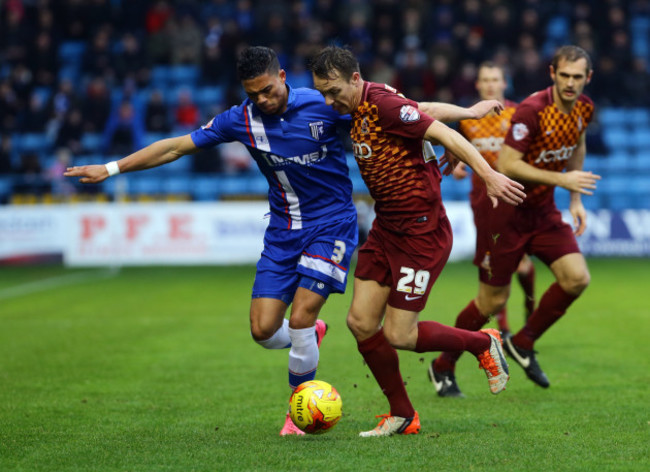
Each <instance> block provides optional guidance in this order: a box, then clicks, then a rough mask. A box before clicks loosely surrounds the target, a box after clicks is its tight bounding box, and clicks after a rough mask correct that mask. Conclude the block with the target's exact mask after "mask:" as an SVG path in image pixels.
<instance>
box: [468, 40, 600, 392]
mask: <svg viewBox="0 0 650 472" xmlns="http://www.w3.org/2000/svg"><path fill="white" fill-rule="evenodd" d="M592 73H593V71H592V68H591V59H590V58H589V55H588V54H587V53H586V52H585V51H584V50H583V49H581V48H579V47H576V46H563V47H561V48H560V49H558V51H557V52H556V53H555V55H554V57H553V60H552V63H551V66H550V75H551V79H552V80H553V85H552V86H550V87H548V88H547V89H545V90H542V91H540V92H537V93H535V94H533V95H531V96H530V97H528V98H527V99H525V100H524V101H523V102H522V103H521V104H520V105H519V107H518V108H517V111H516V112H515V114H514V115H513V117H512V120H511V127H510V130H509V131H508V134H507V136H506V140H505V143H504V145H503V147H502V149H501V152H500V153H499V158H498V161H497V166H498V169H499V170H500V171H502V172H504V173H505V174H506V175H508V176H510V177H512V178H514V179H517V180H520V181H521V182H525V186H526V192H527V196H526V200H525V201H524V203H523V204H522V205H520V206H519V207H517V208H514V207H508V206H507V205H503V206H502V207H499V208H498V209H494V210H491V211H490V213H489V215H488V221H489V225H490V228H489V230H490V232H491V235H492V237H491V242H490V245H489V247H488V248H487V250H486V252H485V254H484V256H483V262H482V264H481V267H480V279H481V284H480V286H479V294H478V297H477V305H478V306H480V307H482V308H481V311H482V312H483V313H495V312H497V311H499V310H500V309H501V308H502V307H503V306H504V305H505V303H506V302H507V300H508V296H509V294H510V279H511V276H512V274H513V272H514V271H515V270H516V268H517V265H518V264H519V261H520V260H521V257H522V255H523V254H524V253H526V252H528V253H529V254H533V255H535V256H537V257H538V258H539V259H540V260H541V261H542V262H544V263H545V264H546V265H548V266H549V267H550V269H551V271H552V272H553V275H554V276H555V278H556V282H555V283H553V284H552V285H551V286H550V287H549V289H548V290H547V291H546V292H545V293H544V294H543V295H542V297H541V299H540V302H539V306H538V307H537V309H536V310H535V311H534V312H533V313H532V315H531V316H530V317H529V318H528V320H527V322H526V324H525V326H524V327H523V328H522V329H521V330H520V331H519V332H518V333H517V334H515V335H514V336H512V337H509V336H508V337H506V339H505V340H504V347H505V349H506V351H507V352H508V353H509V354H510V355H511V357H512V358H513V359H515V361H516V362H517V363H518V364H519V365H521V367H522V368H523V369H524V370H525V372H526V374H527V376H528V377H529V378H530V379H531V380H532V381H533V382H535V383H536V384H538V385H540V386H542V387H545V388H546V387H548V386H549V385H550V382H549V380H548V378H547V376H546V374H544V372H543V371H542V369H541V368H540V366H539V363H538V362H537V359H536V356H535V351H534V350H533V347H534V344H535V341H537V339H539V338H540V336H541V335H542V334H543V333H544V332H545V331H546V330H547V329H548V328H550V327H551V325H553V323H555V322H556V321H557V320H558V319H559V318H560V317H561V316H562V315H563V314H564V313H565V312H566V310H567V308H568V307H569V305H571V303H572V302H573V301H574V300H575V299H576V298H578V296H579V295H580V294H581V293H582V292H583V290H584V289H585V288H586V287H587V285H588V284H589V278H590V276H589V270H588V269H587V264H586V262H585V259H584V257H583V256H582V254H581V253H580V249H579V248H578V244H577V242H576V238H575V235H581V234H582V233H583V232H584V230H585V228H586V212H585V210H584V207H583V206H582V201H581V195H583V194H584V195H591V194H592V190H593V189H595V188H596V181H597V180H598V179H600V176H598V175H595V174H592V173H591V172H584V171H583V170H582V166H583V162H584V159H585V154H586V145H585V129H586V128H587V125H588V124H589V122H590V121H591V118H592V115H593V111H594V105H593V103H592V101H591V100H590V99H589V98H588V97H587V96H585V95H583V94H582V91H583V89H584V87H585V85H586V84H588V83H589V81H590V80H591V76H592ZM564 170H566V172H563V171H564ZM555 186H560V187H563V188H566V189H567V190H569V191H570V192H571V200H570V205H569V211H570V212H571V215H572V216H573V220H574V224H575V226H576V229H575V235H574V233H573V231H572V229H571V227H570V226H569V225H568V224H566V223H564V222H563V221H562V216H561V214H560V212H559V210H558V209H557V208H556V206H555V201H554V198H553V191H554V188H555ZM478 328H480V326H476V327H475V329H478Z"/></svg>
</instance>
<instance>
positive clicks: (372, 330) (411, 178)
mask: <svg viewBox="0 0 650 472" xmlns="http://www.w3.org/2000/svg"><path fill="white" fill-rule="evenodd" d="M310 68H311V71H312V74H313V78H314V86H315V88H316V89H318V90H319V91H320V92H321V93H322V94H323V96H324V97H325V102H326V103H327V104H329V105H331V106H332V107H333V108H334V109H335V110H336V111H338V112H339V113H341V114H348V113H349V114H351V115H352V128H351V131H350V135H351V137H352V145H353V152H354V156H355V159H356V161H357V163H358V165H359V169H360V170H361V175H362V177H363V179H364V181H365V183H366V185H367V187H368V189H369V191H370V194H371V196H372V197H373V199H374V200H375V213H376V215H377V216H376V219H375V221H374V223H373V226H372V228H371V230H370V233H369V235H368V240H367V241H366V242H365V244H364V245H363V246H362V247H361V249H360V251H359V259H358V262H357V268H356V272H355V279H354V295H353V299H352V305H351V307H350V311H349V313H348V317H347V323H348V327H349V328H350V330H351V331H352V333H353V335H354V336H355V338H356V340H357V344H358V349H359V352H360V353H361V354H362V356H363V358H364V360H365V362H366V364H368V367H369V368H370V370H371V371H372V373H373V375H374V376H375V379H376V380H377V383H378V384H379V386H380V387H381V389H382V391H383V392H384V395H386V397H387V399H388V403H389V405H390V412H389V413H388V414H386V415H381V417H382V419H381V421H380V422H379V425H378V426H377V427H376V428H374V429H373V430H370V431H366V432H362V433H360V435H361V436H364V437H368V436H390V435H392V434H416V433H418V432H419V430H420V420H419V418H418V415H417V412H416V411H415V410H414V408H413V406H412V404H411V402H410V399H409V397H408V394H407V393H406V389H405V387H404V382H403V380H402V376H401V374H400V371H399V359H398V356H397V352H396V351H395V348H398V349H406V350H411V351H416V352H430V351H441V350H454V351H469V352H471V353H472V354H474V355H475V356H476V357H477V358H478V359H479V366H480V367H481V368H483V369H484V370H485V372H486V375H487V377H488V381H489V385H490V390H491V392H492V393H495V394H496V393H499V392H501V391H502V390H503V389H504V388H505V386H506V382H507V380H508V367H507V363H506V362H505V359H504V358H503V355H502V354H503V353H502V351H501V345H500V344H501V342H500V336H499V333H498V331H497V330H485V331H481V332H472V331H468V330H462V329H458V328H452V327H448V326H445V325H442V324H440V323H437V322H435V321H420V322H418V315H419V313H420V311H422V309H423V308H424V306H425V304H426V300H427V297H428V295H429V292H430V290H431V287H432V285H433V283H434V282H435V280H436V278H437V277H438V275H439V274H440V271H441V270H442V268H443V266H444V264H445V262H446V261H447V259H448V257H449V252H450V250H451V242H452V235H451V226H450V224H449V220H448V219H447V215H446V213H445V209H444V206H443V205H442V201H441V196H440V170H439V168H438V164H437V159H436V156H435V154H434V152H433V147H432V146H431V142H436V143H437V142H440V143H442V144H443V145H444V146H445V147H446V148H448V149H450V150H451V151H452V152H453V153H454V154H455V155H456V156H458V158H460V159H461V160H462V161H464V162H466V163H467V164H469V165H470V166H471V167H472V169H473V170H474V171H475V172H476V173H477V174H478V175H479V176H480V177H481V178H482V179H483V180H484V181H485V184H486V188H487V194H488V196H489V197H490V199H491V200H492V202H493V204H494V205H496V204H497V199H501V200H503V201H505V202H506V203H509V204H512V205H517V204H519V203H521V202H522V201H523V199H524V198H525V194H524V192H523V191H522V189H523V186H522V185H521V184H519V183H517V182H514V181H512V180H510V179H509V178H507V177H505V176H504V175H502V174H500V173H498V172H496V171H495V170H494V169H492V168H491V167H490V165H489V164H488V163H487V162H486V161H485V159H483V158H482V157H481V155H480V154H479V153H478V151H477V150H476V149H475V148H474V147H473V146H472V145H471V144H470V143H469V142H467V141H466V140H465V139H464V138H463V137H462V136H460V134H458V133H457V132H456V131H454V130H452V129H451V128H448V127H447V126H446V125H444V124H443V123H441V122H439V121H436V120H434V119H433V118H430V117H429V116H428V115H426V114H425V113H423V111H422V110H420V109H419V108H418V104H417V103H416V102H413V101H411V100H408V99H406V98H404V97H403V96H401V95H399V94H398V93H396V91H395V90H394V89H392V88H391V87H388V86H386V85H380V84H376V83H372V82H366V81H364V80H363V79H362V78H361V75H360V73H359V64H358V62H357V60H356V58H355V57H354V55H353V54H352V53H351V52H350V51H349V50H347V49H343V48H338V47H328V48H325V49H323V50H322V51H321V52H319V53H318V54H317V55H316V56H315V57H314V58H313V60H312V62H311V65H310ZM382 320H383V321H384V325H383V328H382Z"/></svg>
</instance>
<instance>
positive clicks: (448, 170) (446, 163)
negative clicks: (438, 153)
mask: <svg viewBox="0 0 650 472" xmlns="http://www.w3.org/2000/svg"><path fill="white" fill-rule="evenodd" d="M459 164H462V162H461V161H460V160H458V158H457V157H456V156H454V154H453V153H452V152H450V151H448V150H446V149H445V153H444V154H443V155H442V157H441V158H440V169H441V170H442V175H451V174H454V177H455V176H456V175H455V174H456V168H457V167H458V165H459Z"/></svg>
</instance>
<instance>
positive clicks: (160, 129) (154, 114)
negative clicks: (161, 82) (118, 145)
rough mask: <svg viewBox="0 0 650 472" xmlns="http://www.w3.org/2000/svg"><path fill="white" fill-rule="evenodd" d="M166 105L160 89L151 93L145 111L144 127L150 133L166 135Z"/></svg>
mask: <svg viewBox="0 0 650 472" xmlns="http://www.w3.org/2000/svg"><path fill="white" fill-rule="evenodd" d="M168 116H169V115H168V111H167V104H166V103H165V100H164V99H163V94H162V92H161V91H160V89H156V90H154V91H153V92H151V96H150V97H149V101H148V102H147V109H146V111H145V118H144V121H145V127H146V128H147V131H150V132H152V133H168V132H169V131H170V129H171V127H170V126H169V118H168Z"/></svg>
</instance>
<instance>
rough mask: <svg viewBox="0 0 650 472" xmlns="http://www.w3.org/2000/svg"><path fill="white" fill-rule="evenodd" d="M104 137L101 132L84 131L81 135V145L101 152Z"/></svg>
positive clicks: (87, 149)
mask: <svg viewBox="0 0 650 472" xmlns="http://www.w3.org/2000/svg"><path fill="white" fill-rule="evenodd" d="M102 142H103V137H102V134H101V133H84V134H83V136H82V137H81V146H82V147H83V149H85V150H86V151H90V152H99V151H101V149H102Z"/></svg>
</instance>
